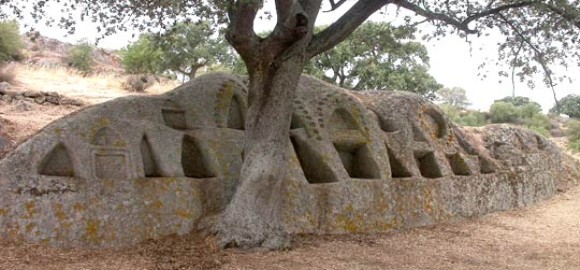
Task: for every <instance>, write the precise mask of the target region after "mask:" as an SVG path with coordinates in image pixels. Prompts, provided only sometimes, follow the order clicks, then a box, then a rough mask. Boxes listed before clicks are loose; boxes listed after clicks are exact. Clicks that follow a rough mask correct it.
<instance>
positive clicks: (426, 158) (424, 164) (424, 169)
mask: <svg viewBox="0 0 580 270" xmlns="http://www.w3.org/2000/svg"><path fill="white" fill-rule="evenodd" d="M415 160H416V162H417V166H418V167H419V171H420V172H421V176H423V177H425V178H439V177H443V174H442V173H441V168H440V167H439V164H437V159H436V158H435V154H434V153H433V152H428V153H421V154H418V153H415Z"/></svg>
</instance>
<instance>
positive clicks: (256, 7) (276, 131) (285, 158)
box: [0, 0, 580, 248]
mask: <svg viewBox="0 0 580 270" xmlns="http://www.w3.org/2000/svg"><path fill="white" fill-rule="evenodd" d="M50 2H52V3H54V2H58V3H63V2H66V3H71V2H72V3H74V4H72V5H71V4H69V5H62V9H63V11H62V12H61V13H60V14H61V16H62V18H57V19H56V20H55V21H57V22H59V24H61V25H63V26H64V27H67V28H68V29H74V26H75V20H74V17H73V16H72V15H71V13H72V11H71V9H80V11H81V14H82V15H83V17H85V18H87V19H92V20H94V21H95V22H96V23H100V24H101V25H102V27H101V28H99V29H100V30H101V31H102V33H103V34H104V35H107V34H111V33H114V32H115V31H119V30H126V29H127V28H128V27H134V28H136V29H140V30H144V29H155V28H157V29H158V28H164V29H166V28H168V26H170V25H173V24H174V23H175V22H176V20H182V19H186V18H187V19H189V20H192V19H195V18H205V19H213V20H215V21H216V25H224V26H225V27H226V38H227V40H228V42H229V43H230V44H231V45H232V46H233V47H234V49H235V50H236V51H237V52H238V54H239V55H240V57H241V58H242V59H243V60H244V63H245V64H246V68H247V71H248V74H249V89H248V91H249V95H248V96H249V104H250V107H249V108H248V110H247V114H246V122H245V123H246V126H245V136H246V141H245V149H244V153H245V158H244V164H243V166H242V170H241V173H240V179H239V181H238V183H240V184H239V186H238V187H237V190H236V193H235V195H234V196H233V198H232V200H231V202H230V203H229V204H228V206H227V208H226V209H225V210H224V211H223V212H222V213H221V215H220V216H219V217H218V218H217V219H216V220H217V221H216V223H215V224H213V225H210V227H211V230H212V231H214V232H216V233H217V235H218V238H219V239H220V242H221V244H222V245H224V246H225V245H237V246H242V247H254V246H262V247H265V248H283V247H286V246H287V245H288V244H289V237H288V234H287V233H286V232H285V230H284V228H283V225H282V223H281V220H282V216H281V215H282V209H281V206H282V205H284V204H283V203H282V201H283V199H284V195H285V192H284V191H285V186H284V185H285V181H284V180H285V179H286V178H287V175H288V169H287V168H288V166H286V165H287V164H288V162H289V160H290V153H289V152H288V149H289V145H288V143H289V140H288V134H289V129H290V123H291V119H292V112H293V110H294V108H293V102H292V101H293V98H294V96H295V92H296V88H297V85H298V81H299V79H300V76H301V74H302V71H303V69H304V67H305V65H306V64H307V63H308V61H309V59H311V58H313V57H315V56H316V55H319V54H321V53H323V52H325V51H328V50H330V49H332V48H333V47H335V46H337V45H338V44H339V43H340V42H342V41H344V40H345V39H347V38H348V37H349V36H350V35H351V34H352V33H353V32H354V31H355V30H356V29H357V28H358V27H359V26H360V25H361V24H362V23H363V22H365V21H366V19H367V18H368V17H369V16H371V15H372V14H374V13H375V12H377V11H379V10H381V9H382V8H384V7H393V8H396V9H397V11H398V12H397V14H401V13H403V14H408V15H404V16H405V17H404V19H405V20H404V23H405V24H407V25H416V24H418V23H422V22H423V23H429V24H431V25H432V26H433V28H432V29H433V31H432V32H431V33H429V35H428V36H429V37H431V38H439V37H441V36H444V35H446V34H450V33H458V34H459V35H460V36H462V37H467V36H469V37H480V36H486V35H488V34H490V33H497V32H499V33H500V34H501V35H503V36H504V37H505V41H503V42H502V43H501V44H500V46H499V48H498V49H499V54H500V57H499V60H503V61H506V62H507V63H508V64H509V65H510V66H511V67H517V68H520V69H522V70H525V71H526V72H525V73H523V75H522V76H528V77H529V76H531V75H533V74H535V73H542V74H543V75H544V78H545V80H544V83H546V84H547V85H548V86H553V85H554V80H555V79H558V78H557V77H555V74H553V72H552V69H551V67H552V66H554V65H561V64H577V62H579V58H580V42H578V40H579V39H580V31H579V30H580V5H579V2H578V0H503V1H496V0H481V1H455V0H453V1H449V0H433V1H423V0H365V1H363V0H358V1H346V0H275V1H274V3H275V10H274V11H273V12H274V13H275V15H276V16H275V27H274V29H273V30H272V32H271V33H270V34H269V35H268V36H265V37H261V36H259V35H257V34H256V33H255V31H254V22H255V20H256V19H257V17H263V16H264V15H266V14H264V13H263V10H262V8H263V6H264V1H262V0H207V1H195V0H169V1H114V0H100V1H94V0H91V1H89V0H68V1H67V0H52V1H50V0H45V1H31V0H23V1H7V0H0V5H2V7H3V8H4V9H1V11H0V12H4V11H5V10H11V11H13V13H14V14H16V15H17V16H18V15H19V16H22V15H23V13H22V11H23V10H32V12H33V13H34V15H35V17H36V18H38V17H39V16H40V17H42V16H43V15H45V16H48V15H47V14H46V7H47V3H50ZM345 3H348V4H347V5H344V4H345ZM29 4H30V5H33V6H34V8H33V9H28V8H26V5H29ZM339 7H344V13H342V15H339V16H336V20H335V21H334V22H333V23H332V24H330V25H329V26H328V27H326V28H325V29H324V30H322V31H320V32H317V33H315V31H314V26H315V23H316V19H317V17H318V15H319V14H320V12H321V11H328V12H334V11H336V10H337V9H338V8H339ZM383 11H384V10H383ZM387 14H388V15H392V14H391V13H389V12H387ZM3 15H6V14H0V17H2V16H3ZM266 17H268V16H266ZM273 17H274V16H273ZM521 59H526V61H525V62H523V61H521ZM529 60H532V61H529ZM522 62H523V64H521V63H522Z"/></svg>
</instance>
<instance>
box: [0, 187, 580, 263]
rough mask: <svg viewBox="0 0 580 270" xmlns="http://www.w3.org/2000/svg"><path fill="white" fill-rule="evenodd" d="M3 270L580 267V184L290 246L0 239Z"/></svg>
mask: <svg viewBox="0 0 580 270" xmlns="http://www.w3.org/2000/svg"><path fill="white" fill-rule="evenodd" d="M0 269H298V270H300V269H580V187H575V188H573V189H571V190H569V191H568V192H566V193H561V194H558V195H556V197H554V198H553V199H552V200H549V201H545V202H541V203H539V204H538V205H535V206H531V207H528V208H525V209H519V210H514V211H510V212H503V213H494V214H490V215H487V216H485V217H482V218H479V219H472V220H466V221H463V222H459V223H455V224H442V225H437V226H432V227H425V228H417V229H413V230H407V231H400V232H395V233H390V234H382V235H354V236H352V235H351V236H297V237H295V238H294V248H293V249H292V250H290V251H283V252H245V251H240V250H226V251H221V250H219V249H217V248H216V247H215V245H212V244H211V241H209V242H208V241H205V242H204V240H200V239H197V238H194V237H193V236H190V237H189V238H187V237H186V238H178V237H169V238H166V239H162V240H158V241H150V242H148V243H144V244H140V245H137V246H135V247H131V248H127V249H123V250H119V251H115V250H105V251H79V250H58V249H51V248H44V247H40V246H34V245H24V244H15V243H2V242H0Z"/></svg>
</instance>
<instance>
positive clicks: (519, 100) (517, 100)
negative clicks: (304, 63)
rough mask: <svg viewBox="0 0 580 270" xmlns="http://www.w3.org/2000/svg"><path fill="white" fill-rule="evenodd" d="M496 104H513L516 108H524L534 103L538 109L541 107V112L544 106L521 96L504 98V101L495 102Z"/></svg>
mask: <svg viewBox="0 0 580 270" xmlns="http://www.w3.org/2000/svg"><path fill="white" fill-rule="evenodd" d="M494 102H506V103H511V104H513V105H514V106H516V107H519V106H523V105H526V104H530V103H532V104H535V105H537V106H538V107H540V110H542V106H540V104H539V103H537V102H535V101H531V100H530V98H528V97H521V96H515V97H512V96H507V97H504V98H502V99H498V100H495V101H494Z"/></svg>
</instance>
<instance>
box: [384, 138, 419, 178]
mask: <svg viewBox="0 0 580 270" xmlns="http://www.w3.org/2000/svg"><path fill="white" fill-rule="evenodd" d="M387 152H388V154H389V163H390V164H391V177H392V178H406V177H411V176H413V175H412V174H411V172H410V171H409V169H407V168H406V167H405V166H404V165H403V163H402V162H401V160H399V159H398V158H397V157H396V156H395V154H394V153H393V150H392V149H391V148H390V147H389V146H387Z"/></svg>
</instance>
